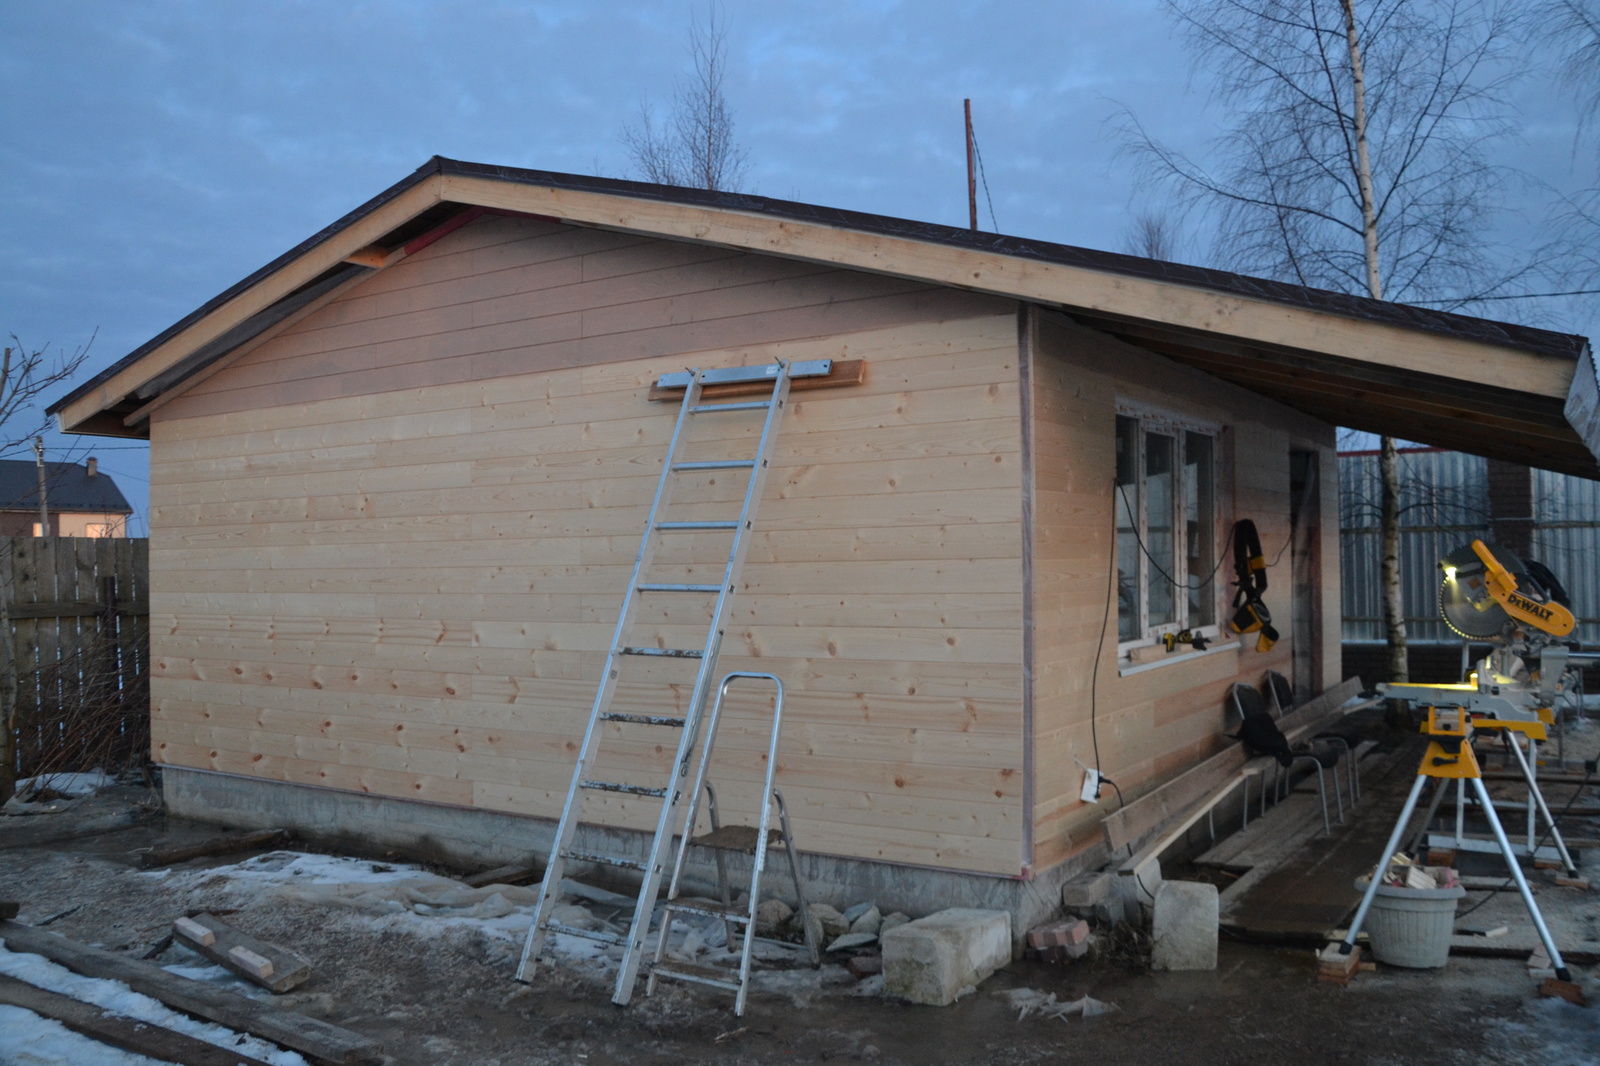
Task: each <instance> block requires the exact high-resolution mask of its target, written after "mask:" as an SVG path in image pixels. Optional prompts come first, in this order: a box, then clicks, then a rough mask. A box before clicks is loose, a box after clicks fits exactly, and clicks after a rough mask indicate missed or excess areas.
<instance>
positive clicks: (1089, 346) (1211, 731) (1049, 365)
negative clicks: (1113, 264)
mask: <svg viewBox="0 0 1600 1066" xmlns="http://www.w3.org/2000/svg"><path fill="white" fill-rule="evenodd" d="M1035 328H1036V330H1037V332H1036V334H1035V335H1034V340H1033V344H1032V346H1031V347H1032V350H1033V352H1034V356H1033V363H1032V367H1031V377H1032V382H1033V384H1032V402H1031V406H1030V411H1031V415H1032V418H1031V422H1032V454H1033V486H1032V499H1033V514H1034V534H1033V560H1032V567H1031V579H1032V589H1033V619H1032V626H1033V646H1034V663H1033V667H1034V689H1033V728H1034V736H1033V744H1034V749H1033V765H1034V767H1035V781H1034V812H1033V818H1034V865H1035V868H1036V869H1045V868H1048V867H1049V866H1051V865H1052V864H1054V863H1056V862H1059V861H1061V860H1062V859H1065V858H1067V857H1069V856H1071V855H1072V854H1074V853H1076V852H1079V851H1082V850H1083V849H1085V848H1087V847H1089V846H1090V845H1092V844H1094V843H1095V842H1097V841H1099V840H1100V839H1101V832H1100V825H1099V822H1100V817H1101V814H1102V811H1101V810H1100V809H1099V808H1097V807H1095V806H1092V805H1089V804H1084V803H1082V802H1081V801H1080V800H1079V799H1078V792H1079V788H1080V786H1081V784H1082V780H1083V771H1082V768H1081V767H1080V766H1079V765H1078V762H1077V761H1076V760H1081V761H1082V762H1083V763H1084V764H1087V765H1091V766H1092V765H1095V756H1094V735H1093V734H1094V730H1092V729H1091V722H1090V705H1091V693H1092V694H1093V696H1092V698H1093V703H1094V727H1095V730H1097V731H1098V734H1099V745H1100V760H1099V765H1100V768H1101V769H1102V771H1103V772H1104V773H1105V774H1106V775H1107V776H1108V777H1110V778H1111V779H1113V780H1114V781H1116V782H1117V784H1118V785H1119V786H1120V787H1121V788H1122V791H1123V794H1124V796H1125V797H1126V798H1127V799H1129V800H1132V799H1134V798H1135V797H1136V796H1138V795H1139V794H1141V793H1143V792H1145V791H1148V790H1149V789H1151V788H1153V787H1155V786H1156V785H1158V784H1160V783H1161V782H1163V781H1165V780H1167V779H1169V778H1171V777H1173V776H1174V775H1175V774H1176V773H1178V772H1180V771H1182V770H1183V769H1186V768H1187V767H1189V766H1191V765H1193V764H1194V763H1195V762H1198V761H1199V760H1200V759H1201V758H1203V757H1204V756H1206V755H1208V754H1210V753H1211V752H1212V751H1214V750H1216V749H1217V748H1218V747H1220V746H1221V744H1222V743H1224V740H1223V737H1222V732H1223V728H1224V724H1223V701H1224V698H1225V696H1226V693H1227V690H1228V687H1229V686H1230V685H1232V684H1233V683H1234V682H1235V681H1244V682H1248V683H1250V684H1258V683H1259V682H1260V680H1261V677H1262V674H1263V673H1264V672H1265V671H1266V670H1269V669H1275V670H1279V671H1281V672H1283V673H1285V674H1287V673H1289V672H1290V660H1291V651H1292V644H1291V641H1290V639H1289V634H1290V626H1289V625H1288V620H1289V617H1290V600H1289V591H1290V590H1289V558H1288V556H1287V555H1284V556H1283V558H1282V559H1281V560H1278V561H1277V562H1276V564H1275V565H1273V566H1271V567H1270V568H1269V570H1268V581H1269V587H1268V591H1267V595H1266V602H1267V605H1268V607H1269V608H1270V609H1271V610H1272V612H1273V616H1274V619H1275V620H1277V624H1278V628H1279V629H1280V630H1282V631H1283V635H1284V639H1283V640H1282V641H1281V642H1280V643H1279V644H1278V645H1277V647H1275V648H1274V649H1273V650H1272V651H1271V652H1270V653H1266V654H1261V653H1257V652H1256V651H1255V650H1254V638H1253V637H1251V638H1247V640H1248V641H1249V645H1248V647H1246V648H1245V649H1244V650H1241V651H1239V652H1221V653H1218V654H1214V655H1210V656H1206V657H1202V658H1198V659H1195V660H1191V661H1189V662H1184V663H1173V664H1170V665H1163V666H1160V667H1157V668H1155V669H1151V670H1146V671H1143V672H1139V673H1134V674H1130V675H1129V676H1127V677H1119V676H1118V669H1117V661H1116V642H1117V635H1116V618H1115V615H1114V613H1113V614H1111V616H1110V619H1109V623H1107V622H1106V619H1107V613H1108V612H1114V611H1115V605H1114V604H1113V603H1111V602H1110V601H1109V600H1108V595H1109V594H1110V592H1111V588H1110V583H1109V581H1110V569H1111V567H1113V566H1114V561H1113V557H1112V537H1111V527H1112V511H1111V507H1112V483H1113V477H1114V473H1115V466H1116V453H1115V431H1114V419H1115V415H1116V404H1117V400H1118V399H1119V398H1121V399H1126V400H1131V401H1136V402H1141V403H1148V404H1150V405H1152V406H1156V407H1160V408H1163V409H1166V410H1169V411H1172V412H1175V413H1178V414H1181V415H1186V416H1189V417H1192V418H1197V419H1204V420H1207V421H1211V422H1215V423H1218V424H1220V425H1222V426H1223V427H1225V429H1224V434H1223V437H1222V440H1221V442H1220V443H1221V448H1220V451H1221V453H1222V454H1221V455H1220V456H1219V467H1220V469H1219V471H1218V475H1219V476H1218V484H1219V496H1220V500H1219V502H1220V503H1221V505H1222V506H1221V508H1220V510H1221V513H1220V514H1219V516H1218V528H1217V544H1218V545H1219V551H1220V550H1221V546H1225V545H1226V544H1227V540H1226V536H1227V532H1228V529H1229V527H1230V526H1231V523H1232V521H1233V519H1234V518H1242V517H1249V518H1253V519H1254V520H1255V521H1256V524H1257V526H1258V528H1259V529H1260V532H1261V538H1262V542H1263V545H1264V548H1265V551H1266V555H1267V558H1268V560H1269V561H1272V560H1274V559H1275V557H1276V556H1277V555H1278V552H1279V549H1281V548H1282V547H1283V546H1284V544H1285V543H1286V540H1287V537H1288V532H1289V450H1290V448H1291V447H1296V448H1315V449H1318V450H1321V451H1323V452H1324V453H1325V459H1324V464H1323V472H1324V475H1327V474H1329V472H1330V471H1331V470H1332V467H1331V466H1330V465H1329V464H1330V463H1331V462H1332V452H1333V448H1334V439H1333V430H1332V428H1331V427H1328V426H1325V425H1323V424H1322V423H1319V422H1317V421H1315V420H1314V419H1310V418H1307V417H1306V416H1304V415H1302V414H1299V413H1298V412H1294V411H1291V410H1289V409H1288V408H1285V407H1282V406H1279V405H1277V404H1275V403H1272V402H1271V401H1268V400H1265V399H1263V398H1261V397H1259V396H1256V395H1254V394H1252V393H1249V392H1246V391H1244V390H1242V389H1239V388H1236V387H1234V386H1231V385H1229V384H1227V383H1225V382H1222V381H1221V380H1219V379H1217V378H1213V377H1211V376H1210V375H1207V374H1203V373H1200V372H1198V371H1192V370H1189V369H1188V368H1186V367H1182V366H1179V365H1177V364H1175V363H1172V362H1170V361H1168V360H1165V359H1162V358H1160V357H1157V356H1154V355H1151V354H1150V353H1148V352H1144V351H1142V350H1139V349H1136V348H1133V347H1131V346H1129V345H1127V344H1124V343H1122V342H1121V341H1118V340H1116V339H1115V338H1113V337H1110V336H1108V335H1105V334H1102V333H1097V332H1095V331H1092V330H1088V329H1085V328H1082V327H1080V326H1077V325H1075V324H1073V323H1070V322H1068V321H1067V320H1065V319H1062V318H1060V317H1058V316H1052V315H1049V314H1042V315H1040V316H1039V319H1038V321H1037V324H1036V327H1035ZM1324 485H1325V486H1326V487H1327V490H1328V491H1336V486H1333V485H1332V484H1331V478H1327V479H1325V481H1324ZM1337 511H1338V508H1337V499H1336V497H1330V496H1328V495H1327V492H1326V491H1325V493H1324V497H1323V502H1322V517H1323V523H1324V525H1323V530H1324V545H1325V547H1324V554H1323V559H1324V560H1327V558H1328V552H1329V550H1330V549H1329V547H1328V545H1330V544H1331V545H1335V546H1336V538H1337V528H1336V527H1337ZM1329 537H1333V538H1335V539H1334V540H1332V541H1330V540H1328V539H1327V538H1329ZM1332 565H1333V567H1334V573H1333V574H1332V576H1331V580H1332V581H1333V586H1332V588H1333V589H1334V595H1337V561H1336V560H1335V561H1334V563H1333V564H1332ZM1325 570H1326V565H1325ZM1231 576H1232V566H1231V555H1230V557H1229V560H1228V561H1227V562H1224V563H1223V566H1222V569H1221V570H1220V571H1219V581H1223V582H1226V581H1229V580H1231ZM1323 580H1324V582H1327V581H1328V580H1330V576H1329V575H1327V574H1326V573H1325V574H1324V578H1323ZM1326 589H1327V587H1326V585H1325V589H1324V593H1323V595H1324V603H1325V604H1326V603H1329V602H1333V603H1337V600H1333V601H1329V600H1327V599H1326V597H1327V595H1328V592H1327V590H1326ZM1225 591H1227V590H1226V589H1225ZM1102 625H1105V641H1104V644H1103V645H1098V644H1097V642H1098V641H1099V638H1100V636H1101V632H1102ZM1324 627H1325V629H1324V641H1325V645H1324V646H1325V647H1331V648H1333V649H1335V652H1336V649H1337V637H1336V635H1330V632H1329V631H1330V630H1336V629H1337V618H1328V617H1327V616H1326V615H1325V616H1324ZM1097 649H1098V651H1097ZM1331 661H1332V667H1331V670H1332V673H1325V676H1324V683H1327V681H1328V678H1329V677H1331V676H1332V674H1333V673H1336V672H1337V669H1338V666H1337V654H1334V655H1332V657H1331ZM1097 669H1098V681H1097V682H1096V670H1097ZM1108 791H1109V790H1108ZM1104 802H1106V803H1112V802H1115V801H1114V799H1113V798H1111V796H1110V795H1108V796H1107V798H1106V799H1105V800H1104Z"/></svg>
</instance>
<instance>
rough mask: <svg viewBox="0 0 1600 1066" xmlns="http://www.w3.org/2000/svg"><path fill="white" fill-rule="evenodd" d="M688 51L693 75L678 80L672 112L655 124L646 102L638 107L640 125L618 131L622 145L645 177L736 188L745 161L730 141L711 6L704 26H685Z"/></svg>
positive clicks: (723, 49)
mask: <svg viewBox="0 0 1600 1066" xmlns="http://www.w3.org/2000/svg"><path fill="white" fill-rule="evenodd" d="M689 55H690V58H691V59H693V60H694V73H693V75H691V76H690V77H688V78H685V79H684V80H683V81H681V82H680V83H679V84H678V87H677V92H676V95H675V97H674V99H673V103H672V112H671V114H670V115H668V117H667V119H666V120H665V121H664V122H661V123H658V122H657V121H656V118H655V115H654V113H653V111H652V110H651V108H650V105H649V104H648V103H646V104H643V105H641V106H640V108H639V123H638V125H636V126H627V127H625V128H624V129H623V131H622V143H623V145H624V146H625V147H626V148H627V149H628V154H629V156H631V157H632V159H633V164H634V166H635V167H636V168H637V169H638V172H639V174H640V176H642V177H643V178H644V179H645V180H646V181H653V182H657V183H659V184H662V185H684V186H693V187H695V188H701V189H711V190H728V191H732V190H737V189H738V188H739V186H740V185H741V184H742V183H743V182H744V178H745V173H746V171H747V170H748V169H749V163H748V157H747V154H746V152H745V149H744V147H743V146H741V145H740V144H739V143H738V142H737V141H736V140H734V136H733V125H734V123H733V111H732V110H731V109H730V108H729V107H728V99H727V95H726V94H725V93H724V91H723V83H724V82H725V81H726V79H727V64H728V29H727V25H726V24H725V23H724V22H723V21H722V18H721V15H720V14H719V12H718V9H717V8H716V7H712V8H711V10H710V12H709V13H708V14H707V17H706V21H705V23H704V24H702V23H701V22H699V21H698V20H696V21H695V22H693V23H691V24H690V27H689Z"/></svg>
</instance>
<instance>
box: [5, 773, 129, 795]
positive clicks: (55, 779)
mask: <svg viewBox="0 0 1600 1066" xmlns="http://www.w3.org/2000/svg"><path fill="white" fill-rule="evenodd" d="M111 780H112V779H111V776H110V775H109V774H103V773H101V772H100V771H98V770H93V771H91V772H89V773H84V774H67V773H62V774H45V775H43V776H42V777H24V778H23V779H22V780H20V781H18V782H17V795H19V796H26V795H29V794H30V793H32V792H34V791H35V790H37V791H40V792H43V791H44V790H46V789H49V790H50V791H51V792H59V793H61V794H62V795H63V796H92V795H94V794H95V793H96V792H98V791H100V790H101V789H102V788H105V787H106V786H107V785H109V784H111Z"/></svg>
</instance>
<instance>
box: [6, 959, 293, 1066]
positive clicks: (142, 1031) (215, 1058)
mask: <svg viewBox="0 0 1600 1066" xmlns="http://www.w3.org/2000/svg"><path fill="white" fill-rule="evenodd" d="M0 1003H3V1004H5V1005H6V1006H9V1007H20V1008H22V1009H23V1010H26V1011H32V1012H33V1013H34V1014H37V1015H39V1016H40V1017H41V1018H49V1019H51V1020H53V1021H57V1022H60V1023H61V1024H62V1025H64V1026H66V1027H67V1028H68V1029H71V1030H72V1031H73V1032H75V1033H78V1034H80V1035H82V1036H86V1037H88V1038H89V1039H90V1040H93V1041H95V1042H96V1043H99V1044H106V1045H109V1046H111V1047H115V1048H121V1049H122V1050H123V1051H131V1052H133V1053H134V1054H136V1055H144V1056H146V1057H148V1058H152V1059H156V1060H157V1061H159V1062H172V1063H177V1064H179V1066H266V1063H264V1062H262V1060H260V1059H257V1058H252V1057H250V1056H249V1055H244V1054H241V1053H240V1052H238V1051H234V1050H231V1049H229V1048H223V1047H218V1046H217V1045H216V1044H208V1043H206V1042H205V1041H204V1040H197V1039H195V1038H194V1037H192V1036H189V1035H188V1034H186V1033H179V1032H176V1031H174V1030H172V1029H166V1028H163V1027H162V1026H159V1025H153V1024H151V1023H150V1022H141V1021H136V1020H134V1019H133V1018H127V1017H124V1016H123V1015H120V1014H113V1013H111V1012H109V1011H106V1010H104V1009H102V1008H100V1007H96V1006H94V1005H92V1004H89V1003H84V1002H82V1001H80V1000H76V999H73V998H72V997H71V996H63V995H61V994H59V993H56V992H46V991H45V990H44V989H42V988H35V987H34V986H33V985H30V984H28V983H27V982H25V981H19V980H17V979H16V978H15V977H7V976H5V975H3V974H0Z"/></svg>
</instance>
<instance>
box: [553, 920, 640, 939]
mask: <svg viewBox="0 0 1600 1066" xmlns="http://www.w3.org/2000/svg"><path fill="white" fill-rule="evenodd" d="M544 927H545V928H546V929H548V930H549V931H550V932H552V933H565V934H567V935H568V936H581V937H583V938H584V939H585V940H598V941H600V943H602V944H620V943H622V938H621V937H620V936H618V935H617V934H615V933H603V932H600V931H599V930H595V929H580V928H578V927H577V926H575V925H562V924H561V923H560V922H545V923H544Z"/></svg>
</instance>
